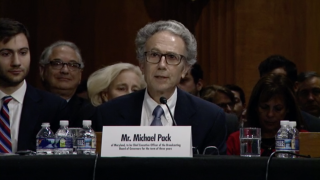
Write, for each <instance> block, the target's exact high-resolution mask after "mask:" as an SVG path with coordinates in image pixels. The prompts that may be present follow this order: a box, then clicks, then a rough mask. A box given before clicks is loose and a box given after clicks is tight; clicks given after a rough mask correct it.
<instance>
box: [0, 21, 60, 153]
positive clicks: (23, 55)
mask: <svg viewBox="0 0 320 180" xmlns="http://www.w3.org/2000/svg"><path fill="white" fill-rule="evenodd" d="M28 37H29V33H28V30H27V29H26V28H25V27H24V25H23V24H21V23H20V22H17V21H13V20H10V19H5V18H0V99H1V102H0V106H1V118H0V136H1V137H0V153H15V152H16V151H18V150H33V151H35V150H36V135H37V133H38V131H39V130H40V129H41V124H42V122H49V123H50V124H51V126H52V129H53V130H54V131H56V130H57V128H58V126H59V120H60V118H61V117H62V116H60V113H61V112H62V111H63V110H64V107H65V105H66V103H65V101H63V99H61V98H59V97H57V96H55V95H52V94H50V93H47V92H44V91H40V90H38V89H35V88H34V87H32V86H31V85H29V84H27V83H26V81H25V77H26V76H27V74H28V72H29V66H30V51H29V43H28Z"/></svg>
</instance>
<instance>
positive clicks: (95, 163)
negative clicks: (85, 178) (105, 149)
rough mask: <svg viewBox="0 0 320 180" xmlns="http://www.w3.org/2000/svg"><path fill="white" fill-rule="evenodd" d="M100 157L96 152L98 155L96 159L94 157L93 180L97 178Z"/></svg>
mask: <svg viewBox="0 0 320 180" xmlns="http://www.w3.org/2000/svg"><path fill="white" fill-rule="evenodd" d="M98 157H99V154H98V153H97V154H96V157H95V159H94V167H93V180H95V179H96V169H97V162H98Z"/></svg>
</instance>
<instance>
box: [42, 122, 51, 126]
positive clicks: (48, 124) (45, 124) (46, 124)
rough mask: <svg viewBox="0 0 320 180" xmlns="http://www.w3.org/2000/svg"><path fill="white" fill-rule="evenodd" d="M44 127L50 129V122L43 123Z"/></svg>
mask: <svg viewBox="0 0 320 180" xmlns="http://www.w3.org/2000/svg"><path fill="white" fill-rule="evenodd" d="M41 126H42V127H49V126H50V123H48V122H44V123H42V125H41Z"/></svg>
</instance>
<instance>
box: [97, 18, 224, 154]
mask: <svg viewBox="0 0 320 180" xmlns="http://www.w3.org/2000/svg"><path fill="white" fill-rule="evenodd" d="M135 42H136V52H137V58H138V60H139V63H140V68H141V70H142V72H143V74H144V77H145V80H146V83H147V88H146V89H144V90H141V91H138V92H136V93H132V94H128V95H125V96H122V97H119V98H116V99H113V100H111V101H108V102H107V103H104V104H103V105H101V106H99V107H98V109H97V121H98V123H99V124H98V129H99V130H101V128H102V126H103V125H132V126H139V125H140V126H150V125H151V126H153V125H159V126H172V125H174V124H173V120H172V119H171V117H170V114H169V111H168V109H167V108H166V106H165V105H164V104H161V102H160V97H165V98H166V99H167V104H168V106H169V108H170V110H171V112H172V114H173V116H174V119H175V120H176V123H177V125H178V126H192V145H193V146H194V147H196V148H197V149H198V150H199V151H200V152H203V150H204V149H205V148H206V147H207V146H216V147H217V148H218V149H219V151H220V154H224V153H225V152H226V143H225V141H226V123H225V114H224V112H223V110H222V109H220V108H219V107H217V106H216V105H214V104H213V103H210V102H206V101H204V100H202V99H200V98H198V97H195V96H193V95H190V94H189V93H186V92H184V91H182V90H180V89H178V88H177V85H178V83H179V81H180V79H181V78H183V77H184V76H185V75H186V73H187V72H188V70H189V68H190V67H191V66H192V65H193V64H194V63H195V62H196V54H197V44H196V40H195V38H194V36H193V35H192V34H191V33H190V32H189V30H188V29H187V28H185V26H184V25H183V24H181V23H179V22H177V21H172V20H170V21H158V22H154V23H150V24H147V25H146V26H144V27H143V28H142V29H140V30H139V32H138V34H137V37H136V40H135ZM154 113H156V114H155V115H153V114H154ZM158 115H161V116H160V117H159V116H158ZM156 117H159V118H156Z"/></svg>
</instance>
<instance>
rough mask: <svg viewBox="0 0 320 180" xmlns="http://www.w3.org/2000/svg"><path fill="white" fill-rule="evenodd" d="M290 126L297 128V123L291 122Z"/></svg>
mask: <svg viewBox="0 0 320 180" xmlns="http://www.w3.org/2000/svg"><path fill="white" fill-rule="evenodd" d="M289 126H290V127H297V123H296V122H295V121H290V122H289Z"/></svg>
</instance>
